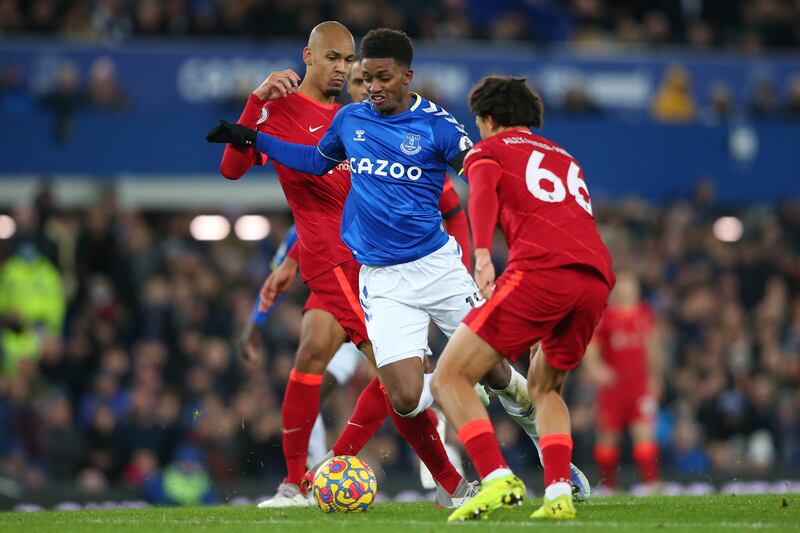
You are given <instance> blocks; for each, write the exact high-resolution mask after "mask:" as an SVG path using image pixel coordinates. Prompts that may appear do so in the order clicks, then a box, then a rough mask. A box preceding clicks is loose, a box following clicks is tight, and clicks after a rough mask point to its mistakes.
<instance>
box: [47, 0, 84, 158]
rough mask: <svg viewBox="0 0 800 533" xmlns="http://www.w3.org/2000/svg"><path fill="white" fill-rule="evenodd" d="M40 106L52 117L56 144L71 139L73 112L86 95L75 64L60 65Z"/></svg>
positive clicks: (81, 104) (80, 104)
mask: <svg viewBox="0 0 800 533" xmlns="http://www.w3.org/2000/svg"><path fill="white" fill-rule="evenodd" d="M40 1H41V0H40ZM42 104H43V105H44V106H45V108H46V109H47V110H48V111H49V112H50V113H51V114H52V116H53V138H54V139H55V140H56V142H58V143H64V142H66V141H68V140H69V139H70V138H71V137H72V120H73V117H74V115H75V112H76V111H77V110H78V109H79V108H81V107H82V106H84V105H85V104H86V93H85V91H84V90H83V88H82V87H81V82H80V74H79V73H78V67H77V66H75V64H73V63H69V62H65V63H64V64H62V65H61V67H60V69H59V71H58V74H57V76H56V82H55V85H54V86H53V88H52V89H51V90H50V91H49V92H47V93H46V94H45V95H44V96H43V97H42Z"/></svg>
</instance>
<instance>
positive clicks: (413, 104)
mask: <svg viewBox="0 0 800 533" xmlns="http://www.w3.org/2000/svg"><path fill="white" fill-rule="evenodd" d="M409 94H411V96H412V97H413V98H412V101H411V107H409V108H408V109H406V110H405V111H403V112H402V113H398V114H396V115H392V116H391V117H384V118H394V117H402V116H404V115H405V114H406V113H413V112H414V111H416V109H417V108H418V107H419V104H421V103H422V97H421V96H420V95H419V94H417V93H415V92H414V91H410V92H409ZM369 108H370V109H371V110H372V112H373V113H374V114H376V115H378V116H381V117H383V115H381V114H380V113H379V112H378V110H377V109H375V104H373V103H372V101H371V100H370V102H369Z"/></svg>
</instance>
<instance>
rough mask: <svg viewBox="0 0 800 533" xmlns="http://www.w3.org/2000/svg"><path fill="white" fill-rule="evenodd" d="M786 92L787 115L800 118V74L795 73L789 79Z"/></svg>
mask: <svg viewBox="0 0 800 533" xmlns="http://www.w3.org/2000/svg"><path fill="white" fill-rule="evenodd" d="M786 94H787V96H786V115H787V116H789V117H791V118H795V119H797V118H800V74H795V75H794V76H792V77H791V78H790V79H789V83H788V86H787V88H786Z"/></svg>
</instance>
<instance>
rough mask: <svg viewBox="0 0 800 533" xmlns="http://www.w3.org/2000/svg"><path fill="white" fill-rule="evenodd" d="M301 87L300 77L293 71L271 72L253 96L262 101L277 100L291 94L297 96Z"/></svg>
mask: <svg viewBox="0 0 800 533" xmlns="http://www.w3.org/2000/svg"><path fill="white" fill-rule="evenodd" d="M299 86H300V76H298V75H297V72H295V71H293V70H292V69H286V70H280V71H278V72H270V73H269V76H267V79H265V80H264V81H263V82H262V83H261V85H259V86H258V88H257V89H256V90H255V91H253V94H255V95H256V96H258V97H259V98H260V99H261V100H275V99H277V98H281V97H284V96H289V95H290V94H295V93H296V92H297V88H298V87H299Z"/></svg>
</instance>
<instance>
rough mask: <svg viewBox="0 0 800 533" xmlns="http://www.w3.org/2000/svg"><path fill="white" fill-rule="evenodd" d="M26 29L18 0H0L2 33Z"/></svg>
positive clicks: (0, 30)
mask: <svg viewBox="0 0 800 533" xmlns="http://www.w3.org/2000/svg"><path fill="white" fill-rule="evenodd" d="M24 29H25V18H24V16H23V13H22V10H21V9H20V8H19V3H18V2H17V0H0V33H17V32H21V31H22V30H24Z"/></svg>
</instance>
